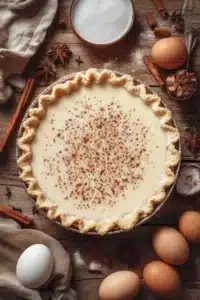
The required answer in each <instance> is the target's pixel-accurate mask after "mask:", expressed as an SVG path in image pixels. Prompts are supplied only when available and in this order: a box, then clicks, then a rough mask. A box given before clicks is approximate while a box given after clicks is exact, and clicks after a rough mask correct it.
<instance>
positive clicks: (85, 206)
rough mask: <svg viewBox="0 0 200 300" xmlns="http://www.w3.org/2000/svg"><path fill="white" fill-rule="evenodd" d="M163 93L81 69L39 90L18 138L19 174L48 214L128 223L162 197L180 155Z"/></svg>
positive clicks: (96, 226)
mask: <svg viewBox="0 0 200 300" xmlns="http://www.w3.org/2000/svg"><path fill="white" fill-rule="evenodd" d="M172 124H173V123H172V119H171V112H170V111H169V110H168V109H166V108H165V107H163V106H162V105H161V100H160V98H159V97H158V96H157V95H155V94H152V93H149V92H147V89H146V87H145V86H144V85H143V84H137V85H136V84H135V83H134V80H133V78H132V77H131V76H129V75H124V76H116V75H115V73H114V72H112V71H109V70H103V71H101V72H100V71H97V70H95V69H90V70H88V71H87V72H83V73H77V74H76V75H75V76H74V79H73V80H68V81H66V82H65V83H64V84H57V85H56V86H55V87H54V88H53V90H52V93H51V94H50V95H41V96H40V97H39V98H38V104H37V107H35V108H32V109H30V110H29V116H28V118H27V119H26V121H24V123H23V125H22V126H23V132H22V136H21V137H20V138H19V140H18V147H19V148H20V151H21V155H20V157H19V159H18V165H19V167H20V169H21V173H20V177H21V179H22V180H23V181H24V182H25V184H26V186H27V191H28V194H29V195H30V196H31V197H32V198H34V199H35V201H36V204H37V205H38V207H40V208H45V209H46V210H47V211H48V213H47V215H48V217H49V218H50V219H59V220H60V222H61V223H62V224H63V225H64V226H66V227H76V228H78V229H79V230H80V232H88V231H96V232H98V233H99V234H101V235H103V234H105V233H107V232H108V231H112V230H115V229H122V230H130V229H131V228H132V227H133V226H134V225H135V224H136V223H137V222H138V221H139V220H140V219H142V218H144V217H146V216H147V215H149V214H151V213H152V212H153V210H154V209H155V207H156V205H158V204H159V203H161V202H162V201H164V199H165V197H166V193H167V190H168V188H169V187H170V186H171V185H172V184H173V183H174V181H175V177H176V176H175V171H174V170H175V167H176V166H177V165H178V163H179V160H180V152H179V151H178V150H177V149H176V143H177V142H178V140H179V133H178V130H177V129H176V128H175V127H174V126H173V125H172Z"/></svg>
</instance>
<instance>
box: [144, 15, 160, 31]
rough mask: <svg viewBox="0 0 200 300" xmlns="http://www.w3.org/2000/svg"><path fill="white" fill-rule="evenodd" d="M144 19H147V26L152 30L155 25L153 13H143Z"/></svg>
mask: <svg viewBox="0 0 200 300" xmlns="http://www.w3.org/2000/svg"><path fill="white" fill-rule="evenodd" d="M144 16H145V18H146V20H147V24H148V25H149V27H150V28H151V29H152V30H154V29H155V28H156V26H157V23H156V19H155V18H154V16H153V14H152V13H150V12H148V13H146V14H144Z"/></svg>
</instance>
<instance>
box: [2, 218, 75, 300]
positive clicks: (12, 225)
mask: <svg viewBox="0 0 200 300" xmlns="http://www.w3.org/2000/svg"><path fill="white" fill-rule="evenodd" d="M33 244H44V245H46V246H47V247H48V248H49V249H50V250H51V251H52V254H53V258H54V270H53V275H52V277H51V280H50V281H49V282H48V284H47V285H46V286H45V287H43V288H42V289H40V290H39V291H37V290H33V289H29V288H25V287H24V286H22V284H21V283H20V282H19V280H18V279H17V277H16V274H15V271H16V264H17V260H18V258H19V256H20V255H21V253H22V252H23V251H24V250H25V249H26V248H27V247H29V246H31V245H33ZM36 263H37V262H36ZM71 273H72V269H71V263H70V256H69V253H67V252H66V251H65V250H64V248H63V247H62V246H61V244H60V243H59V242H58V241H56V240H55V239H54V238H52V237H51V236H48V235H46V234H45V233H43V232H41V231H37V230H32V229H21V228H20V226H19V225H18V224H17V223H16V222H15V221H12V220H10V219H6V218H2V217H1V218H0V300H19V299H20V300H21V299H27V300H76V299H77V298H76V293H75V291H74V290H72V289H71V288H70V287H69V284H70V279H71Z"/></svg>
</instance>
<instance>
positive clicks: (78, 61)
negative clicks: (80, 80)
mask: <svg viewBox="0 0 200 300" xmlns="http://www.w3.org/2000/svg"><path fill="white" fill-rule="evenodd" d="M75 62H76V63H77V64H78V66H79V67H80V65H81V64H83V60H82V59H81V57H80V55H79V57H78V58H77V59H75Z"/></svg>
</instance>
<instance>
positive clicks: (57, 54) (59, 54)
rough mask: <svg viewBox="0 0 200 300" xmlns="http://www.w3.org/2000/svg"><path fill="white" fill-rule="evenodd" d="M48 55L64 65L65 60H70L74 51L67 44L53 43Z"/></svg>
mask: <svg viewBox="0 0 200 300" xmlns="http://www.w3.org/2000/svg"><path fill="white" fill-rule="evenodd" d="M48 56H49V57H50V58H51V59H52V61H53V62H54V63H60V64H61V65H62V66H64V64H65V61H69V59H70V57H71V56H72V52H71V51H70V50H69V47H68V46H67V45H66V44H53V45H52V46H51V49H50V50H49V51H48Z"/></svg>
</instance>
